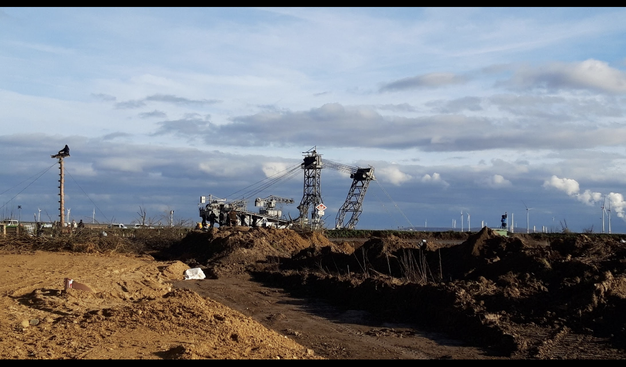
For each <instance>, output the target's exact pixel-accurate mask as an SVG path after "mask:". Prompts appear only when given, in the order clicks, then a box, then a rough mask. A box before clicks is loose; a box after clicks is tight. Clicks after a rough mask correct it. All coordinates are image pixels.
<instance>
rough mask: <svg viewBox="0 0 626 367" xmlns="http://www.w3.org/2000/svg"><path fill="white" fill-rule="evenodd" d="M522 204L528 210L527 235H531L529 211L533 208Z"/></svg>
mask: <svg viewBox="0 0 626 367" xmlns="http://www.w3.org/2000/svg"><path fill="white" fill-rule="evenodd" d="M522 204H524V207H525V208H526V233H530V214H529V211H530V209H532V208H529V207H527V206H526V203H525V202H523V201H522Z"/></svg>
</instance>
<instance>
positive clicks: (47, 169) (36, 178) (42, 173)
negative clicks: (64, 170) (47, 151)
mask: <svg viewBox="0 0 626 367" xmlns="http://www.w3.org/2000/svg"><path fill="white" fill-rule="evenodd" d="M55 165H56V163H53V164H52V165H51V166H50V167H48V168H46V169H45V170H44V171H43V172H41V173H40V174H39V175H38V176H37V177H35V179H34V180H32V181H31V182H30V183H29V184H28V185H26V187H24V188H23V189H22V190H20V192H18V193H17V194H15V196H13V197H12V198H11V199H9V200H8V201H7V202H6V203H4V204H3V205H2V206H0V209H2V208H4V207H5V206H6V205H7V204H8V203H10V202H11V201H13V199H15V198H16V197H17V195H19V194H21V193H22V192H23V191H24V190H26V189H27V188H28V187H29V186H30V185H32V184H33V183H35V181H37V180H38V179H39V178H40V177H41V176H43V175H44V174H45V173H46V172H48V171H50V168H52V167H54V166H55ZM35 175H36V174H35ZM35 175H33V176H35ZM33 176H30V177H29V178H27V179H25V180H23V181H22V182H20V183H18V184H17V185H15V186H13V187H11V188H9V189H7V190H5V191H3V192H2V193H0V195H2V194H4V193H5V192H7V191H9V190H11V189H13V188H14V187H17V186H18V185H21V184H22V183H24V182H25V181H26V180H28V179H30V178H31V177H33Z"/></svg>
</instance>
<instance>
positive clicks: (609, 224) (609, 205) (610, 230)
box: [608, 200, 611, 234]
mask: <svg viewBox="0 0 626 367" xmlns="http://www.w3.org/2000/svg"><path fill="white" fill-rule="evenodd" d="M608 212H609V234H610V233H611V200H609V210H608Z"/></svg>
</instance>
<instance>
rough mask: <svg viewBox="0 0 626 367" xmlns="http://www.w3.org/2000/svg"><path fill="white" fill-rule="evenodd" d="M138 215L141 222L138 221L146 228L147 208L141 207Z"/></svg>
mask: <svg viewBox="0 0 626 367" xmlns="http://www.w3.org/2000/svg"><path fill="white" fill-rule="evenodd" d="M137 215H139V217H138V218H139V220H138V221H137V222H138V223H139V224H140V225H142V226H145V225H146V218H147V216H148V212H147V211H146V208H145V207H143V206H139V211H138V212H137Z"/></svg>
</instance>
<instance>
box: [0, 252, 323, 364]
mask: <svg viewBox="0 0 626 367" xmlns="http://www.w3.org/2000/svg"><path fill="white" fill-rule="evenodd" d="M188 268H189V267H188V266H187V265H185V264H183V263H181V262H177V261H172V262H158V261H154V259H152V258H151V257H147V256H128V255H126V256H124V255H116V254H111V255H103V254H83V253H63V252H61V253H54V252H43V251H36V252H33V253H26V254H24V253H22V254H15V253H2V254H0V269H2V270H1V271H0V284H2V286H0V292H1V293H0V358H2V359H31V358H32V359H196V358H218V359H279V358H281V359H314V358H319V357H317V356H316V355H315V353H314V352H313V351H312V350H310V349H307V348H305V347H303V346H301V345H299V344H298V343H296V342H295V341H293V340H291V339H289V338H287V337H285V336H283V335H281V334H279V333H277V332H274V331H272V330H269V329H267V328H266V327H264V326H262V325H261V324H259V323H258V322H256V321H254V320H252V319H251V318H249V317H247V316H245V315H243V314H241V313H240V312H238V311H234V310H232V309H230V308H228V307H226V306H224V305H222V304H220V303H218V302H215V301H213V300H211V299H209V298H203V297H200V296H199V295H197V294H196V293H194V292H191V291H186V290H177V289H172V286H171V281H172V280H181V279H183V272H184V271H185V270H187V269H188ZM66 277H69V278H72V279H74V280H75V281H76V282H79V283H83V284H86V285H88V286H89V287H90V288H91V289H92V291H93V292H90V291H84V290H77V289H69V290H68V291H64V290H65V287H64V278H66Z"/></svg>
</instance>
